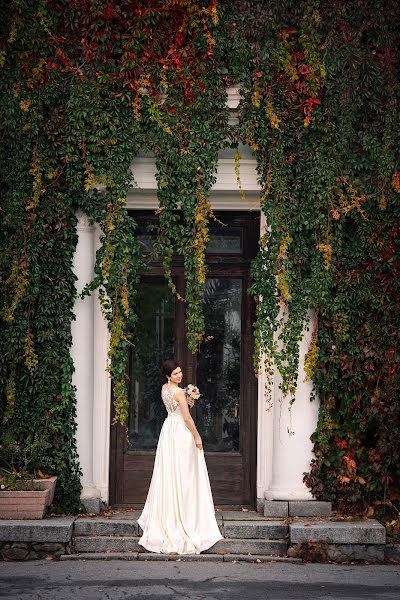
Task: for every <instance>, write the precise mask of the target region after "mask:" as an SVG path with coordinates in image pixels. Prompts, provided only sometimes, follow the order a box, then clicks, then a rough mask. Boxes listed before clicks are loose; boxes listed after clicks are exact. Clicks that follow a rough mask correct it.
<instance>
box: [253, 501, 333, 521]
mask: <svg viewBox="0 0 400 600" xmlns="http://www.w3.org/2000/svg"><path fill="white" fill-rule="evenodd" d="M331 515H332V503H331V502H320V501H317V500H267V499H266V500H265V501H264V516H265V517H269V518H281V519H285V518H286V517H325V518H327V517H330V516H331Z"/></svg>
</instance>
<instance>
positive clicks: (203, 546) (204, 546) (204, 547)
mask: <svg viewBox="0 0 400 600" xmlns="http://www.w3.org/2000/svg"><path fill="white" fill-rule="evenodd" d="M223 539H224V537H223V536H222V535H221V536H220V537H217V538H216V539H215V540H211V541H208V542H203V543H202V544H200V546H199V550H196V551H194V552H174V551H171V552H163V551H162V550H160V549H159V546H153V545H152V544H150V543H148V542H146V543H141V542H140V540H139V542H138V544H139V546H142V547H143V548H146V550H148V551H149V552H155V553H156V554H165V555H166V556H168V555H170V554H173V555H177V556H186V555H187V554H200V553H201V552H204V550H208V548H211V547H212V546H214V544H216V543H217V542H219V541H220V540H223Z"/></svg>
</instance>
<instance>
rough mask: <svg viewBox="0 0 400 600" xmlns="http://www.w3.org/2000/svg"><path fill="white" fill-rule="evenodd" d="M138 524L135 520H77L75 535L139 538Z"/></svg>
mask: <svg viewBox="0 0 400 600" xmlns="http://www.w3.org/2000/svg"><path fill="white" fill-rule="evenodd" d="M138 534H139V528H138V524H137V522H136V521H135V520H133V519H130V520H128V519H76V521H75V523H74V535H105V536H110V535H117V536H128V537H129V536H137V535H138Z"/></svg>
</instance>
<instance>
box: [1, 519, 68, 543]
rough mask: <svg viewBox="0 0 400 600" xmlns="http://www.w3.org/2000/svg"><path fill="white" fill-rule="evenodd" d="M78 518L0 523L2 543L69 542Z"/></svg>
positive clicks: (11, 520)
mask: <svg viewBox="0 0 400 600" xmlns="http://www.w3.org/2000/svg"><path fill="white" fill-rule="evenodd" d="M75 519H76V517H54V518H50V519H32V520H23V521H20V520H17V519H10V520H6V521H0V541H2V542H60V543H61V542H69V541H70V540H71V536H72V528H73V524H74V521H75Z"/></svg>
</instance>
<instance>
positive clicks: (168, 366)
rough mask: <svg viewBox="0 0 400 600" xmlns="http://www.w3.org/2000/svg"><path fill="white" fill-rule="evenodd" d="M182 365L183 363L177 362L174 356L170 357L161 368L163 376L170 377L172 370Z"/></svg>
mask: <svg viewBox="0 0 400 600" xmlns="http://www.w3.org/2000/svg"><path fill="white" fill-rule="evenodd" d="M180 366H181V365H180V364H179V363H177V362H176V360H175V359H174V358H168V359H167V360H164V362H163V364H162V369H161V371H162V374H163V377H169V376H170V375H171V373H172V371H175V369H177V368H178V367H180Z"/></svg>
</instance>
